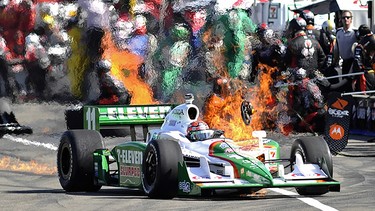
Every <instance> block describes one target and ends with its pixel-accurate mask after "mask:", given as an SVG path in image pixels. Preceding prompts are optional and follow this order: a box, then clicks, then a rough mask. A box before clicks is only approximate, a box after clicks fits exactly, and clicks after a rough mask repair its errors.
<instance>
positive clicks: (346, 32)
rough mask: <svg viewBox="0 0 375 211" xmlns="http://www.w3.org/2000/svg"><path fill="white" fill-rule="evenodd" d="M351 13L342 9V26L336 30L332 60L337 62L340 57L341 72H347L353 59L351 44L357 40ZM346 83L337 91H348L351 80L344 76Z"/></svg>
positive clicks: (350, 89)
mask: <svg viewBox="0 0 375 211" xmlns="http://www.w3.org/2000/svg"><path fill="white" fill-rule="evenodd" d="M352 19H353V14H352V12H351V11H348V10H344V11H342V13H341V21H342V24H343V27H342V28H339V29H338V30H337V32H336V45H335V54H334V61H335V62H338V61H339V60H340V59H342V74H347V73H349V70H350V68H351V66H352V64H353V61H354V54H353V51H352V46H353V44H354V43H355V42H356V41H357V36H356V31H355V30H354V29H353V26H352V23H353V20H352ZM344 80H346V83H345V84H344V85H342V86H341V87H340V88H338V91H343V92H348V91H349V92H350V91H352V88H351V82H350V81H351V80H350V78H348V77H347V78H345V79H344Z"/></svg>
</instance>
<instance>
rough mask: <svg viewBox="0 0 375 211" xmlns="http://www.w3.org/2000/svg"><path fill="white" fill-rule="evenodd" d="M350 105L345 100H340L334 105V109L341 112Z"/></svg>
mask: <svg viewBox="0 0 375 211" xmlns="http://www.w3.org/2000/svg"><path fill="white" fill-rule="evenodd" d="M348 104H349V102H348V101H346V100H343V99H338V100H337V101H336V102H334V103H333V104H332V107H333V108H336V109H339V110H344V109H345V107H346V106H347V105H348Z"/></svg>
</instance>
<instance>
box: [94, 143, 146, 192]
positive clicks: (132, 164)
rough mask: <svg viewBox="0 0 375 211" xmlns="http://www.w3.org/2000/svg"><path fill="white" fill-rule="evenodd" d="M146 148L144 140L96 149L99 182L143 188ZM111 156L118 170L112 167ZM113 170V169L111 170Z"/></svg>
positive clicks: (95, 163)
mask: <svg viewBox="0 0 375 211" xmlns="http://www.w3.org/2000/svg"><path fill="white" fill-rule="evenodd" d="M145 149H146V143H144V142H135V141H134V142H126V143H124V144H121V145H118V146H116V147H114V148H113V149H112V150H111V151H109V150H107V149H101V150H96V151H95V153H94V168H95V177H96V178H97V182H98V184H101V185H110V186H124V187H132V188H141V187H142V182H141V181H142V180H141V170H142V159H143V153H144V151H145ZM110 157H113V158H114V161H113V162H116V163H114V164H113V165H116V168H114V169H118V171H113V170H112V169H111V165H110V164H111V162H110ZM111 170H112V171H111Z"/></svg>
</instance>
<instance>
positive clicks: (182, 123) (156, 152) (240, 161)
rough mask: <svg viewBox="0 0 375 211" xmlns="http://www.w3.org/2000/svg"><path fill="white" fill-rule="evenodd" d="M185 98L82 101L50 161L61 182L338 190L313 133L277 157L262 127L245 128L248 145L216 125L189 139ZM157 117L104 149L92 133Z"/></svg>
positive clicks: (197, 190)
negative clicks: (74, 124)
mask: <svg viewBox="0 0 375 211" xmlns="http://www.w3.org/2000/svg"><path fill="white" fill-rule="evenodd" d="M193 98H194V97H193V96H192V95H189V94H188V95H186V102H185V103H183V104H181V105H177V106H174V105H155V106H143V107H137V106H111V107H108V106H88V107H85V106H84V107H83V111H84V112H83V114H84V125H85V128H86V129H80V130H68V131H66V132H65V133H64V134H63V135H62V137H61V140H60V144H59V148H58V153H57V167H58V177H59V181H60V184H61V186H62V188H63V189H64V190H65V191H67V192H72V191H98V190H100V188H101V187H102V186H121V187H128V188H138V189H140V190H143V191H144V193H145V194H146V195H147V196H149V197H150V198H173V197H176V196H189V195H205V196H207V195H210V194H212V193H214V192H215V191H217V190H219V189H231V190H239V191H241V192H253V191H257V190H260V189H262V188H274V187H279V188H280V187H281V188H282V187H295V188H296V191H297V192H298V193H299V194H301V195H321V194H325V193H327V192H329V191H340V183H339V182H337V181H335V180H334V179H333V178H332V176H333V164H332V156H331V152H330V150H329V147H328V146H327V143H326V141H325V140H324V139H323V138H321V137H317V136H314V137H301V138H299V139H296V140H295V141H294V143H293V144H292V147H291V152H290V158H288V159H280V149H279V144H278V143H277V142H276V141H275V140H272V139H269V138H267V137H266V132H265V131H254V132H253V136H254V137H255V138H257V144H256V147H253V148H251V149H250V150H249V149H246V148H244V147H241V146H239V145H237V144H236V142H234V141H232V140H231V139H229V138H226V137H224V136H223V133H222V131H220V130H211V129H210V130H208V131H207V133H205V138H202V139H195V140H192V139H191V138H190V137H189V135H188V133H187V129H188V126H189V125H190V124H191V123H192V122H195V121H197V120H198V117H199V109H198V107H197V106H196V105H194V104H193ZM158 122H160V123H162V125H161V127H160V128H158V129H152V130H149V131H147V132H145V134H146V139H145V141H144V140H141V141H126V142H124V143H122V144H120V145H117V146H115V147H114V148H113V149H107V148H105V145H104V141H103V140H104V139H103V137H102V135H101V134H100V133H99V132H98V131H100V129H101V128H108V127H113V128H119V127H125V126H126V125H133V126H134V125H143V126H144V128H145V127H147V124H148V123H151V124H156V123H158ZM285 162H288V164H289V163H290V166H291V170H289V168H288V169H287V168H286V167H284V165H283V164H282V163H285ZM287 166H289V165H287ZM285 172H289V173H285Z"/></svg>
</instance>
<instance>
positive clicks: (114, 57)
mask: <svg viewBox="0 0 375 211" xmlns="http://www.w3.org/2000/svg"><path fill="white" fill-rule="evenodd" d="M110 34H111V33H105V36H104V38H103V41H102V43H103V44H102V47H103V49H104V53H103V58H104V59H108V60H109V61H111V63H112V68H111V73H112V74H113V75H114V76H115V77H116V78H117V79H118V80H120V81H122V82H123V83H124V85H125V87H126V88H127V89H128V91H129V92H130V93H131V94H132V99H131V104H151V103H155V100H154V99H153V97H152V96H153V93H152V90H151V88H150V86H149V85H148V84H146V83H145V82H144V81H143V80H142V79H141V78H139V76H138V67H139V65H140V64H141V63H142V58H140V57H139V56H137V55H135V54H132V53H130V52H128V51H125V50H123V51H122V50H119V49H118V48H117V46H116V45H115V44H114V43H113V40H112V37H111V35H110Z"/></svg>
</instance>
